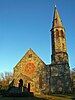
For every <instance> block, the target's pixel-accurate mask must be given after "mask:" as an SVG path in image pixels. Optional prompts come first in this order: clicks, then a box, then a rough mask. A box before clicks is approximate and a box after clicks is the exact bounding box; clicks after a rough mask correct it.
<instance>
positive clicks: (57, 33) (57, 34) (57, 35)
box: [56, 29, 59, 39]
mask: <svg viewBox="0 0 75 100" xmlns="http://www.w3.org/2000/svg"><path fill="white" fill-rule="evenodd" d="M58 37H59V31H58V30H57V29H56V39H57V38H58Z"/></svg>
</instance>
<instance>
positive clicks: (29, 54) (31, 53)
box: [14, 48, 46, 68]
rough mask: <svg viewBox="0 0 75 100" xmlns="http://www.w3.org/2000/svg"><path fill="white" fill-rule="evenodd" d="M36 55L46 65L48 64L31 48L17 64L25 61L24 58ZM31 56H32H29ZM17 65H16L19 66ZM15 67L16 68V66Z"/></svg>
mask: <svg viewBox="0 0 75 100" xmlns="http://www.w3.org/2000/svg"><path fill="white" fill-rule="evenodd" d="M34 55H35V57H37V58H38V59H39V60H40V61H41V62H42V63H43V64H44V65H46V64H45V63H44V62H43V61H42V60H41V58H40V57H38V55H37V54H36V53H35V52H34V51H33V50H32V49H31V48H30V49H29V50H28V51H27V52H26V53H25V55H24V56H23V57H22V59H21V60H20V61H19V62H18V63H17V65H18V64H19V63H20V62H21V61H23V60H24V59H29V58H30V57H31V56H32V57H33V56H34ZM29 56H30V57H29ZM17 65H16V66H15V67H17ZM15 67H14V68H15Z"/></svg>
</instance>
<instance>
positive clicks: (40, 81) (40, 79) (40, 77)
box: [39, 74, 42, 88]
mask: <svg viewBox="0 0 75 100" xmlns="http://www.w3.org/2000/svg"><path fill="white" fill-rule="evenodd" d="M39 88H42V75H41V74H39Z"/></svg>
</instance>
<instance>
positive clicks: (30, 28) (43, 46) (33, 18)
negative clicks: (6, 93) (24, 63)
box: [0, 0, 75, 72]
mask: <svg viewBox="0 0 75 100" xmlns="http://www.w3.org/2000/svg"><path fill="white" fill-rule="evenodd" d="M55 4H56V5H57V9H58V12H59V15H60V17H61V19H62V24H63V26H64V27H65V29H66V40H67V41H66V42H67V52H68V55H69V64H70V67H71V69H72V68H73V67H75V1H74V0H71V1H70V0H0V72H5V71H10V72H13V67H14V66H15V65H16V64H17V63H18V61H19V60H20V59H21V58H22V57H23V55H24V54H25V53H26V52H27V50H28V49H29V48H32V49H33V50H34V52H36V54H37V55H38V56H39V57H40V58H41V59H42V60H43V61H44V62H45V63H46V64H50V63H51V36H50V35H51V33H50V29H51V27H52V20H53V13H54V5H55Z"/></svg>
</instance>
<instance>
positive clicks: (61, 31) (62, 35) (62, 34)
mask: <svg viewBox="0 0 75 100" xmlns="http://www.w3.org/2000/svg"><path fill="white" fill-rule="evenodd" d="M60 33H61V37H63V38H64V32H63V30H60Z"/></svg>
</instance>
